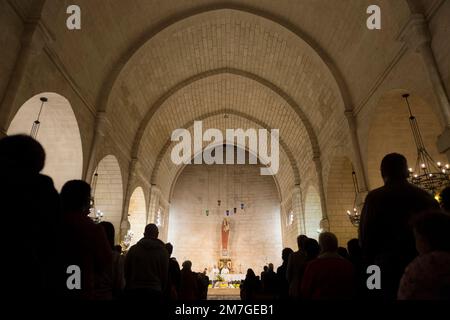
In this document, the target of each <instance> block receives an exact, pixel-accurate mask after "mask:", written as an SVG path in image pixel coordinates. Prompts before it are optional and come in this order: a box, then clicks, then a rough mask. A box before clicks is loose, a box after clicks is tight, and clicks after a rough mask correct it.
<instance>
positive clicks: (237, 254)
mask: <svg viewBox="0 0 450 320" xmlns="http://www.w3.org/2000/svg"><path fill="white" fill-rule="evenodd" d="M208 177H209V179H208ZM226 177H227V178H226ZM208 180H209V182H208ZM227 185H228V187H227ZM226 190H228V192H226ZM219 194H220V196H219ZM226 195H227V196H228V197H227V196H226ZM219 198H220V199H221V206H220V207H218V205H217V200H218V199H219ZM208 199H209V200H208ZM227 199H228V206H227ZM241 201H243V203H244V205H245V207H244V208H245V209H244V210H241V209H240V208H239V206H240V203H241ZM234 207H236V208H237V214H236V215H230V217H228V219H229V221H230V225H231V231H230V240H229V250H230V256H231V259H232V261H233V265H234V272H238V273H239V272H243V273H245V272H246V270H247V268H253V269H254V270H255V272H257V271H260V269H261V268H262V267H263V265H264V264H266V263H270V262H272V263H274V265H275V266H278V265H280V264H281V250H282V243H281V242H282V241H281V224H280V204H279V197H278V194H277V189H276V185H275V183H274V181H273V178H272V177H271V176H261V175H260V172H259V166H257V165H212V166H207V165H189V166H187V167H186V168H185V169H184V171H183V172H182V173H181V175H180V177H179V178H178V181H177V184H176V186H175V190H174V194H173V198H172V201H171V206H170V215H169V235H168V241H170V242H171V243H172V244H173V245H174V256H175V257H176V258H177V259H178V260H179V261H180V262H182V261H183V260H186V259H189V260H191V261H192V263H193V269H194V270H198V271H200V270H203V269H204V268H205V267H207V268H210V267H212V266H213V265H214V264H217V261H218V259H219V257H220V254H221V252H220V247H221V229H220V228H221V223H222V221H223V219H224V218H225V213H224V211H225V210H226V208H229V210H230V211H231V212H233V208H234ZM207 208H208V209H209V216H207V215H206V212H205V210H206V209H207Z"/></svg>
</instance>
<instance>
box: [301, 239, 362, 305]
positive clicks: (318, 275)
mask: <svg viewBox="0 0 450 320" xmlns="http://www.w3.org/2000/svg"><path fill="white" fill-rule="evenodd" d="M319 245H320V249H321V253H320V255H319V256H318V257H317V259H314V260H312V261H310V262H308V264H307V266H306V270H305V273H304V275H303V279H302V282H301V296H302V298H304V299H312V300H336V299H351V298H353V297H354V293H355V290H354V277H355V274H354V270H353V266H352V264H351V262H350V261H348V260H347V259H345V258H343V257H342V256H340V255H339V254H338V252H337V251H338V241H337V238H336V236H335V235H334V234H333V233H331V232H322V233H321V234H320V235H319Z"/></svg>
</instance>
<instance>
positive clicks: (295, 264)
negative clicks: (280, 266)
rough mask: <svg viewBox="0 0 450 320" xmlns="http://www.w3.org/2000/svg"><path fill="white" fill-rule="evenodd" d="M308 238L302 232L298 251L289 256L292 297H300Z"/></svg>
mask: <svg viewBox="0 0 450 320" xmlns="http://www.w3.org/2000/svg"><path fill="white" fill-rule="evenodd" d="M307 239H308V237H307V236H305V235H303V234H301V235H299V236H298V237H297V246H298V251H296V252H294V253H293V254H291V255H290V256H289V261H288V267H287V274H286V276H287V280H288V282H289V297H290V298H291V299H298V298H300V292H299V290H298V288H299V287H300V277H301V270H302V266H303V265H304V264H306V260H307V256H306V254H305V251H304V248H305V242H306V240H307Z"/></svg>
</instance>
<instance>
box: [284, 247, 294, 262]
mask: <svg viewBox="0 0 450 320" xmlns="http://www.w3.org/2000/svg"><path fill="white" fill-rule="evenodd" d="M293 252H294V250H292V249H291V248H284V249H283V251H281V259H283V261H285V262H287V261H288V260H289V256H290V255H291V254H292V253H293Z"/></svg>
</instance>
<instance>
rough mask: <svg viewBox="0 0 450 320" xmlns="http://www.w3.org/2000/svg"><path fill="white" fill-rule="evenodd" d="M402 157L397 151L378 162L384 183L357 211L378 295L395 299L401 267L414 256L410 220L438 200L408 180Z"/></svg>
mask: <svg viewBox="0 0 450 320" xmlns="http://www.w3.org/2000/svg"><path fill="white" fill-rule="evenodd" d="M408 175H409V172H408V166H407V162H406V158H405V157H404V156H402V155H400V154H397V153H391V154H388V155H386V156H385V157H384V158H383V160H382V162H381V176H382V177H383V180H384V186H383V187H381V188H378V189H375V190H373V191H371V192H369V194H368V195H367V197H366V200H365V204H364V208H363V210H362V212H361V223H360V226H359V239H360V243H361V248H362V251H363V255H364V258H365V259H366V263H367V264H369V265H371V264H375V265H378V266H379V267H380V269H381V290H376V291H377V292H376V293H379V294H380V298H382V299H386V300H393V299H395V298H396V295H397V290H398V286H399V282H400V278H401V276H402V274H403V271H404V269H405V267H406V266H407V265H408V264H409V263H410V262H411V261H412V260H413V259H414V258H415V256H416V255H417V252H416V249H415V245H414V235H413V231H412V228H411V226H410V222H411V220H412V219H413V218H414V217H416V216H417V215H418V214H419V213H421V212H422V211H425V210H428V209H438V208H439V206H438V203H437V202H436V201H435V200H434V199H433V197H431V195H429V194H428V193H427V192H425V191H424V190H422V189H419V188H417V187H416V186H413V185H412V184H410V183H408V181H407V178H408Z"/></svg>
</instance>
